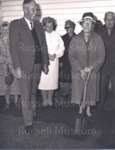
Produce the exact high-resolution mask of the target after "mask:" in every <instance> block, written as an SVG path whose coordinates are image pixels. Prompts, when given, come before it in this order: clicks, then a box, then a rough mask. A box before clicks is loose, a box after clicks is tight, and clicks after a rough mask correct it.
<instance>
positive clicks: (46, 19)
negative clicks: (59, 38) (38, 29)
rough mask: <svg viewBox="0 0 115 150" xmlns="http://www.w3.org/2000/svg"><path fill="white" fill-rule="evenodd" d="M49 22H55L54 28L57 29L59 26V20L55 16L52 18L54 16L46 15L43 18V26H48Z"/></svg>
mask: <svg viewBox="0 0 115 150" xmlns="http://www.w3.org/2000/svg"><path fill="white" fill-rule="evenodd" d="M47 23H52V24H53V30H55V29H56V27H57V22H56V20H55V19H54V18H52V17H44V18H43V19H42V25H43V26H46V24H47Z"/></svg>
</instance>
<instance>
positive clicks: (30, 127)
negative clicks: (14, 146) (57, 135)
mask: <svg viewBox="0 0 115 150" xmlns="http://www.w3.org/2000/svg"><path fill="white" fill-rule="evenodd" d="M25 129H26V133H27V134H33V133H34V128H33V126H32V125H31V126H26V127H25Z"/></svg>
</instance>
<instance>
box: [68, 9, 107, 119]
mask: <svg viewBox="0 0 115 150" xmlns="http://www.w3.org/2000/svg"><path fill="white" fill-rule="evenodd" d="M79 23H80V25H81V27H82V31H81V32H80V33H79V34H78V35H76V36H75V37H73V38H72V41H71V43H70V47H69V60H70V64H71V67H72V98H71V101H72V102H73V103H76V104H78V105H79V113H80V114H82V110H83V107H82V106H83V105H82V100H83V93H84V84H85V79H86V78H87V75H88V73H89V72H91V75H90V78H89V82H88V86H87V93H86V100H85V106H86V114H87V116H89V117H90V116H91V111H90V107H91V106H94V105H96V102H97V101H98V100H99V72H100V68H101V66H102V64H103V62H104V58H105V47H104V43H103V40H102V38H101V36H100V35H98V34H97V33H95V32H94V31H93V27H94V23H95V20H94V15H93V13H91V12H87V13H84V14H83V16H82V19H81V20H80V21H79Z"/></svg>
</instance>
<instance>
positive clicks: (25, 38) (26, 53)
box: [9, 18, 49, 74]
mask: <svg viewBox="0 0 115 150" xmlns="http://www.w3.org/2000/svg"><path fill="white" fill-rule="evenodd" d="M34 26H35V30H36V33H37V36H38V39H39V42H40V47H41V57H42V65H43V64H48V63H49V58H48V51H47V45H46V39H45V33H44V29H43V27H42V25H41V23H40V22H37V21H35V22H34ZM9 46H10V53H11V57H12V62H13V66H14V69H17V68H18V67H20V68H21V70H22V71H24V72H25V73H27V74H29V73H31V71H32V69H33V65H34V61H35V42H34V40H33V36H32V33H31V31H30V29H29V27H28V24H27V22H26V20H25V19H24V18H21V19H18V20H14V21H12V22H11V24H10V30H9Z"/></svg>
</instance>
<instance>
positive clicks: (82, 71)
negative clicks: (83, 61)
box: [80, 70, 86, 79]
mask: <svg viewBox="0 0 115 150" xmlns="http://www.w3.org/2000/svg"><path fill="white" fill-rule="evenodd" d="M80 72H81V77H82V78H83V79H85V78H86V72H85V71H84V70H81V71H80Z"/></svg>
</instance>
